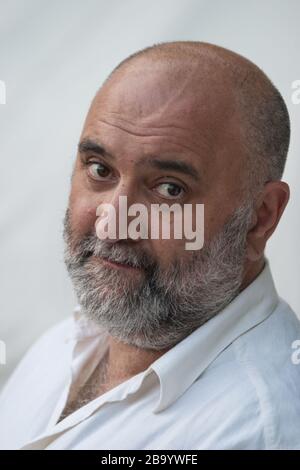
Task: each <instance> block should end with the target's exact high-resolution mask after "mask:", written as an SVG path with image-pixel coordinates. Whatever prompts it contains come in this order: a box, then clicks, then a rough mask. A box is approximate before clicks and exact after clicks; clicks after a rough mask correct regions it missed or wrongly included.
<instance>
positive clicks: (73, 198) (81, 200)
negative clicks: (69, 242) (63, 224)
mask: <svg viewBox="0 0 300 470" xmlns="http://www.w3.org/2000/svg"><path fill="white" fill-rule="evenodd" d="M98 205H99V200H97V201H94V200H93V198H92V197H89V195H87V194H82V193H81V194H79V193H77V194H76V195H75V194H74V193H72V192H71V195H70V202H69V208H70V214H71V215H70V222H71V226H72V230H73V232H74V233H76V234H77V235H78V236H79V237H82V236H83V235H86V234H90V233H94V232H95V221H96V209H97V206H98Z"/></svg>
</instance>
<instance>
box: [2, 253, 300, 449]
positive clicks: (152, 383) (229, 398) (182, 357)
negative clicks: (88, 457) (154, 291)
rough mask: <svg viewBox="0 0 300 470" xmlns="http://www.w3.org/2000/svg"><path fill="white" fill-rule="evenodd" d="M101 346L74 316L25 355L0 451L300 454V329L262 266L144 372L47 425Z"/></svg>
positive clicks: (97, 335)
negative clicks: (298, 359) (299, 346)
mask: <svg viewBox="0 0 300 470" xmlns="http://www.w3.org/2000/svg"><path fill="white" fill-rule="evenodd" d="M77 310H78V309H77ZM106 339H107V335H106V334H105V333H104V332H103V331H102V330H101V329H99V328H95V327H94V326H92V324H91V323H89V322H88V321H86V320H85V319H84V318H83V317H82V316H81V315H80V312H78V311H77V312H76V314H75V321H74V318H70V319H68V320H67V321H64V322H63V323H61V324H59V325H58V326H56V327H54V328H52V329H51V330H50V331H49V332H48V333H46V334H45V335H44V336H43V337H42V338H41V339H40V340H39V341H38V342H37V343H36V344H35V345H34V346H33V347H32V348H31V350H30V351H29V353H27V355H26V356H25V358H24V359H23V360H22V361H21V363H20V365H19V366H18V367H17V369H16V371H15V373H14V374H13V376H12V377H11V379H10V380H9V382H8V384H7V386H6V387H5V389H4V391H3V393H2V396H1V399H0V448H1V449H20V448H22V449H96V450H98V449H110V450H113V449H155V450H158V449H181V450H184V449H300V364H298V365H297V364H296V363H293V361H292V354H293V352H294V350H293V348H292V343H293V342H294V341H295V340H299V339H300V323H299V320H298V319H297V317H296V316H295V314H294V313H293V311H292V310H291V309H290V307H289V306H288V305H287V304H286V303H285V302H284V301H283V300H282V299H280V298H279V297H278V295H277V293H276V290H275V287H274V284H273V280H272V276H271V273H270V269H269V264H268V262H267V263H266V265H265V268H264V270H263V271H262V273H261V274H260V275H259V276H258V277H257V278H256V279H255V280H254V282H252V283H251V284H250V285H249V286H248V287H247V288H246V289H245V290H244V291H243V292H242V293H241V294H240V295H239V296H237V297H236V298H235V299H234V300H233V301H232V302H231V303H230V304H229V305H228V306H227V307H226V308H225V309H224V310H223V311H222V312H220V313H219V314H218V315H217V316H216V317H214V318H212V319H211V320H210V321H208V322H207V323H205V324H204V325H203V326H201V327H200V328H198V329H197V330H195V331H194V332H193V333H192V334H191V335H189V336H188V337H187V338H185V339H184V340H183V341H181V342H180V343H178V344H177V345H176V346H175V347H173V348H172V349H170V350H169V351H168V352H167V353H165V354H164V355H163V356H161V357H160V358H159V359H157V360H156V361H155V362H153V363H152V365H151V366H150V367H149V368H148V369H147V370H145V371H144V372H141V373H139V374H137V375H135V376H134V377H132V378H131V379H129V380H127V381H126V382H124V383H122V384H120V385H118V386H117V387H115V388H113V389H112V390H110V391H108V392H106V393H105V394H103V395H102V396H100V397H98V398H96V399H94V400H92V401H90V402H89V403H88V404H86V405H85V406H83V407H81V408H80V409H78V410H77V411H75V412H73V413H72V414H71V415H69V416H68V417H66V418H65V419H63V420H62V421H61V422H59V423H58V424H56V423H57V421H58V418H59V416H60V414H61V412H62V410H63V408H64V406H65V404H66V401H67V397H68V393H69V389H70V386H71V384H72V383H73V384H75V385H77V386H80V384H81V383H83V382H84V381H85V380H87V378H88V377H89V376H90V375H91V374H92V372H93V370H94V369H95V367H96V366H97V364H98V362H99V360H100V359H101V357H102V356H103V355H104V353H105V351H106V347H107V343H106ZM294 362H295V361H294Z"/></svg>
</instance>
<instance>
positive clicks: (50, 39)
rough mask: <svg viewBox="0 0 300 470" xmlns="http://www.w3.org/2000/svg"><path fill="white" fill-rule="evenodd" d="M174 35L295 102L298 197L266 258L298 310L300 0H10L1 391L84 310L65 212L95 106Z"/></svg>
mask: <svg viewBox="0 0 300 470" xmlns="http://www.w3.org/2000/svg"><path fill="white" fill-rule="evenodd" d="M172 40H203V41H208V42H212V43H216V44H219V45H221V46H224V47H227V48H230V49H233V50H234V51H236V52H238V53H241V54H243V55H245V56H246V57H248V58H249V59H251V60H253V61H254V62H255V63H256V64H257V65H259V66H260V67H261V68H262V69H263V70H264V71H265V72H266V73H267V74H268V75H269V76H270V78H271V79H272V80H273V81H274V83H275V84H276V85H277V87H278V88H279V90H280V91H281V93H282V94H283V96H284V98H285V100H286V103H287V105H288V108H289V111H290V116H291V121H292V141H291V147H290V152H289V157H288V163H287V167H286V172H285V175H284V179H285V180H286V181H287V182H288V183H289V184H290V187H291V201H290V203H289V206H288V208H287V210H286V212H285V214H284V216H283V218H282V220H281V223H280V225H279V227H278V228H277V230H276V233H275V234H274V235H273V237H272V239H271V241H270V242H269V246H268V250H267V256H268V258H269V260H270V263H271V268H272V270H273V275H274V278H275V282H276V285H277V288H278V291H279V294H280V295H281V296H282V297H284V298H285V299H286V300H287V301H288V302H289V303H290V305H291V306H292V307H293V308H294V310H295V311H296V312H297V313H298V314H299V312H300V295H299V291H300V288H299V280H300V263H299V248H298V241H299V233H300V222H299V201H300V185H299V176H300V163H299V153H300V133H299V125H300V104H299V105H296V104H293V103H292V100H291V95H292V82H293V81H294V80H297V79H300V61H299V58H300V2H298V1H297V0H287V1H286V0H285V1H282V0H255V1H253V0H252V1H248V2H246V1H241V0H226V1H225V0H209V1H204V0H151V1H150V0H147V1H145V0H127V1H126V0H109V1H107V0H51V1H46V0H5V1H3V0H1V1H0V80H3V81H5V84H6V93H7V96H6V104H5V105H4V104H1V105H0V129H1V138H0V165H1V166H0V201H1V213H0V217H1V219H0V220H1V226H0V250H1V253H0V262H1V273H0V275H1V278H0V286H1V295H0V340H2V341H5V343H6V348H7V364H6V365H5V366H4V365H0V375H1V378H0V386H1V384H3V382H4V380H5V379H6V378H7V376H8V375H9V374H10V373H11V371H12V369H13V368H14V367H15V365H16V363H17V362H18V361H19V360H20V358H21V357H22V355H23V354H24V352H25V351H26V349H27V348H28V347H29V346H30V345H31V344H32V343H33V341H34V340H35V339H36V338H37V337H38V336H39V335H40V334H41V333H42V332H44V331H45V330H46V329H47V328H48V327H49V326H50V325H52V324H54V323H56V322H57V321H59V320H62V319H63V318H65V317H66V316H67V315H70V314H71V313H72V309H73V307H74V305H75V297H74V295H73V292H72V287H71V283H70V281H69V280H68V278H67V274H66V271H65V268H64V264H63V254H62V253H63V251H62V250H63V243H62V240H61V234H62V219H63V216H64V212H65V206H66V203H67V196H68V191H69V186H70V172H71V168H72V162H73V159H74V156H75V153H76V146H77V143H78V138H79V134H80V131H81V126H82V124H83V120H84V117H85V113H86V111H87V109H88V106H89V104H90V101H91V99H92V97H93V95H94V93H95V92H96V90H97V89H98V88H99V86H100V85H101V83H102V81H103V80H104V78H105V77H106V76H107V74H108V73H109V72H110V71H111V69H112V68H113V67H114V66H115V65H117V63H118V62H119V61H121V60H122V59H124V58H125V57H126V56H128V55H129V54H131V53H132V52H134V51H136V50H138V49H141V48H143V47H145V46H149V45H152V44H153V43H156V42H161V41H172ZM49 354H51V351H49ZM46 372H47V371H45V373H46Z"/></svg>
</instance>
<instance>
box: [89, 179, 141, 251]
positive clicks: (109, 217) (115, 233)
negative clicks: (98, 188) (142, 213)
mask: <svg viewBox="0 0 300 470" xmlns="http://www.w3.org/2000/svg"><path fill="white" fill-rule="evenodd" d="M109 196H110V197H109ZM109 196H108V197H107V198H105V201H103V202H101V203H100V204H99V205H98V206H97V209H96V217H97V219H96V222H95V229H96V234H97V236H98V238H100V239H101V240H106V241H109V242H111V243H116V242H118V241H120V240H131V241H134V242H137V241H139V240H140V239H141V236H140V235H138V236H137V234H133V232H132V230H130V227H129V226H130V223H131V222H132V220H133V219H134V216H132V215H128V209H129V212H130V207H131V205H132V204H134V203H136V202H138V195H137V191H134V192H133V191H131V190H130V187H128V186H126V185H125V184H123V185H122V186H120V187H118V188H116V189H115V190H114V191H113V192H111V193H110V195H109Z"/></svg>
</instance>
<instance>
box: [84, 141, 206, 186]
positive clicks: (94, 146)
mask: <svg viewBox="0 0 300 470" xmlns="http://www.w3.org/2000/svg"><path fill="white" fill-rule="evenodd" d="M78 151H79V153H81V154H83V153H87V152H93V153H96V154H98V155H101V156H107V157H110V158H114V156H113V155H112V154H111V153H109V152H107V150H106V149H105V148H104V146H103V145H102V144H100V143H99V142H97V141H95V140H92V139H89V138H85V139H83V140H82V141H81V142H80V143H79V144H78ZM147 164H148V165H150V166H152V167H153V168H157V169H159V170H167V171H168V170H169V171H176V172H178V173H184V174H186V175H188V176H191V177H192V178H193V179H194V180H195V181H197V182H199V181H200V176H199V173H198V172H197V170H196V169H195V168H194V167H193V165H191V164H190V163H187V162H184V161H182V160H161V159H159V158H157V157H153V158H147V159H143V160H142V161H140V162H138V165H139V166H140V165H142V166H144V165H147Z"/></svg>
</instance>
